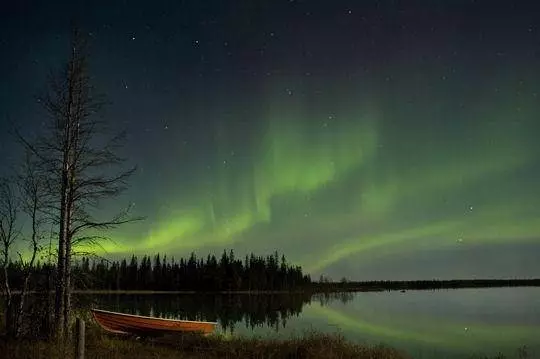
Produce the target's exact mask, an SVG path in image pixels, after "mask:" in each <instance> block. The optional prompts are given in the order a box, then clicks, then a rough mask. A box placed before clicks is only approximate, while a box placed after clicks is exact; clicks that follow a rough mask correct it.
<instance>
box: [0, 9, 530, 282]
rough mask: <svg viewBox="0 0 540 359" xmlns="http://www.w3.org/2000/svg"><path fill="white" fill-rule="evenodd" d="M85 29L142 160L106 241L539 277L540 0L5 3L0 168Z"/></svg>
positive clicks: (331, 267)
mask: <svg viewBox="0 0 540 359" xmlns="http://www.w3.org/2000/svg"><path fill="white" fill-rule="evenodd" d="M72 21H76V22H77V23H78V24H79V26H80V27H81V29H82V30H83V32H84V33H85V34H86V35H87V37H88V39H89V40H90V44H91V58H90V63H91V75H92V80H93V83H94V85H95V86H96V87H97V88H98V89H99V90H101V92H103V93H105V94H106V95H107V97H108V98H109V100H110V101H111V103H112V104H111V105H110V106H109V107H108V108H107V111H106V112H105V113H104V115H105V117H106V118H107V119H108V120H109V121H110V122H111V123H112V124H113V125H114V127H115V128H118V129H122V128H125V129H127V131H128V133H129V138H128V142H127V145H126V148H125V150H124V153H125V154H126V155H127V156H128V157H129V159H130V163H133V164H137V165H138V167H139V171H138V173H137V174H136V176H135V177H134V178H133V180H132V182H131V188H130V190H129V191H128V192H127V193H126V194H125V195H124V196H122V197H121V198H119V199H118V200H115V201H113V202H109V203H108V205H107V206H105V205H104V207H103V208H104V209H103V212H104V214H107V213H113V212H114V210H115V209H118V208H120V207H122V206H125V205H127V204H130V203H132V204H134V205H135V209H136V210H135V211H136V214H138V215H143V216H147V219H146V220H145V221H143V222H139V223H136V224H132V225H129V226H125V227H123V228H122V229H119V230H117V231H114V232H113V233H112V237H113V239H114V241H115V243H114V244H113V243H108V244H106V245H105V247H106V249H107V251H108V255H109V256H123V255H130V254H131V253H133V252H135V253H152V254H153V253H157V252H162V253H163V252H166V253H167V254H169V255H177V256H180V255H185V254H189V252H191V251H196V252H197V253H198V254H200V255H203V256H205V255H206V254H207V253H209V252H212V253H217V254H219V253H221V252H222V251H223V249H229V248H233V249H234V250H235V251H236V252H237V253H238V254H239V255H243V254H245V253H248V252H252V251H253V252H255V253H258V254H266V253H270V252H273V251H274V250H278V251H279V252H280V253H284V254H285V255H286V256H287V257H288V258H289V260H291V261H293V262H295V263H298V264H300V265H302V266H303V267H304V268H305V270H307V271H309V272H310V273H312V274H313V275H318V274H320V273H324V274H326V275H329V276H331V277H332V278H334V279H339V278H341V277H342V276H346V277H348V278H351V279H379V278H385V279H394V278H395V279H410V278H456V277H460V278H468V277H533V276H536V277H538V276H540V261H538V260H537V259H538V253H540V241H539V240H540V218H539V217H540V187H539V184H538V183H539V181H540V143H539V141H538V139H537V138H538V134H539V131H540V124H539V118H538V115H539V109H540V106H539V93H540V85H539V84H540V72H539V71H540V66H539V65H540V62H539V60H540V58H539V56H540V5H537V4H536V2H533V1H427V0H426V1H339V0H328V1H323V0H320V1H307V0H305V1H299V0H291V1H289V0H283V1H282V0H273V1H262V0H261V1H253V0H249V1H248V0H239V1H224V0H219V1H218V0H215V1H202V0H193V1H168V2H161V1H56V2H49V1H42V2H39V1H24V0H20V1H9V2H7V3H4V4H3V5H2V9H1V11H0V30H1V31H0V54H1V56H0V116H1V118H2V123H1V128H0V130H1V135H0V151H1V153H2V157H3V159H4V163H3V164H4V166H3V168H2V170H1V171H2V172H3V173H6V172H7V170H6V168H8V164H9V163H13V162H16V161H17V160H18V158H20V157H18V156H20V151H19V150H18V149H17V146H15V145H14V144H13V141H12V140H11V139H10V137H9V136H8V134H7V130H8V127H9V125H8V123H9V121H10V120H11V121H15V122H16V123H17V125H18V126H20V127H21V128H23V129H24V131H26V132H27V133H29V134H31V133H39V131H40V128H41V123H42V121H43V120H44V115H43V112H41V111H40V108H39V106H38V104H37V102H36V100H35V95H37V94H39V93H40V92H41V91H43V90H44V89H45V85H46V79H47V76H48V74H49V72H50V71H51V70H52V69H55V68H58V67H59V66H61V65H62V64H63V62H64V61H65V60H66V58H67V54H68V51H69V34H70V24H71V22H72Z"/></svg>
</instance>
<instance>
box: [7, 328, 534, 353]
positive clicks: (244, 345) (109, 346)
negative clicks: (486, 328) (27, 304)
mask: <svg viewBox="0 0 540 359" xmlns="http://www.w3.org/2000/svg"><path fill="white" fill-rule="evenodd" d="M85 348H86V350H85V358H87V359H94V358H95V359H102V358H112V359H124V358H125V359H139V358H140V359H143V358H144V359H147V358H165V359H167V358H177V359H202V358H210V359H214V358H215V359H217V358H220V359H221V358H223V359H227V358H231V359H233V358H234V359H240V358H253V359H255V358H260V359H266V358H268V359H270V358H273V359H280V358H287V359H307V358H313V359H334V358H336V359H337V358H340V359H348V358H351V359H352V358H357V359H364V358H365V359H368V358H369V359H406V358H412V357H411V356H409V355H407V354H406V353H402V352H399V351H397V350H395V349H392V348H388V347H384V346H375V347H373V346H364V345H359V344H354V343H351V342H348V341H346V340H345V339H344V338H343V337H341V336H339V335H336V334H321V333H316V332H311V333H309V332H308V333H305V334H304V335H303V336H301V337H296V338H290V339H287V340H277V339H265V338H239V337H234V338H227V337H226V336H220V335H211V336H207V337H203V336H199V335H182V336H177V335H175V336H171V337H164V338H159V339H139V338H133V337H126V336H115V335H109V334H107V333H104V332H103V331H102V330H100V329H99V328H97V327H96V326H95V325H90V326H89V327H88V328H87V335H86V347H85ZM0 357H3V358H10V359H27V358H33V359H41V358H43V359H46V358H47V359H48V358H53V359H54V358H62V359H69V358H75V345H73V344H69V345H61V344H58V343H56V342H47V341H45V340H32V339H21V340H13V339H7V338H5V337H3V336H0ZM423 358H425V357H423ZM470 358H471V359H473V358H474V359H504V358H505V357H503V356H495V357H492V358H488V357H483V356H471V357H470ZM519 358H528V356H526V355H525V356H521V355H520V356H519ZM441 359H442V358H441Z"/></svg>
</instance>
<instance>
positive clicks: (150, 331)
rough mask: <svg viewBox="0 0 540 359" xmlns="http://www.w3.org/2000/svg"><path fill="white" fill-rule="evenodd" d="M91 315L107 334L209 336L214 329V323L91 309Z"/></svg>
mask: <svg viewBox="0 0 540 359" xmlns="http://www.w3.org/2000/svg"><path fill="white" fill-rule="evenodd" d="M92 315H93V316H94V319H95V320H96V322H98V324H99V325H100V326H101V327H102V328H103V329H105V330H106V331H108V332H111V333H119V334H137V335H144V336H156V335H163V334H170V333H178V332H192V333H201V334H210V333H211V332H212V331H213V330H214V329H215V327H216V325H217V323H215V322H199V321H191V320H177V319H164V318H156V317H145V316H142V315H133V314H124V313H118V312H109V311H107V310H100V309H92Z"/></svg>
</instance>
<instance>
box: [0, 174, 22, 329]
mask: <svg viewBox="0 0 540 359" xmlns="http://www.w3.org/2000/svg"><path fill="white" fill-rule="evenodd" d="M19 212H20V205H19V202H18V198H17V196H16V193H15V189H14V185H13V183H12V181H10V180H7V179H2V181H1V182H0V241H1V242H2V248H1V249H0V251H1V254H2V255H1V258H0V261H1V264H2V276H3V278H2V283H1V285H2V291H3V294H4V296H5V307H4V308H5V312H4V319H5V325H6V332H7V333H8V334H9V335H13V334H14V324H15V323H14V320H13V293H12V290H11V286H10V281H9V272H8V267H9V264H10V254H11V250H12V247H13V245H14V244H15V242H16V241H17V239H18V238H19V236H20V234H21V232H20V229H19V228H18V225H17V220H18V216H19Z"/></svg>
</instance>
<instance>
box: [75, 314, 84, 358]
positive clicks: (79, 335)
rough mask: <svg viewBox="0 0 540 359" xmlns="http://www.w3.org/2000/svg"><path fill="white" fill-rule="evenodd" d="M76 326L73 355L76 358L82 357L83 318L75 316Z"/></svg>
mask: <svg viewBox="0 0 540 359" xmlns="http://www.w3.org/2000/svg"><path fill="white" fill-rule="evenodd" d="M75 326H76V335H77V339H76V345H77V347H76V350H77V351H76V353H75V357H76V358H77V359H84V320H82V319H81V318H77V322H76V323H75Z"/></svg>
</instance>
